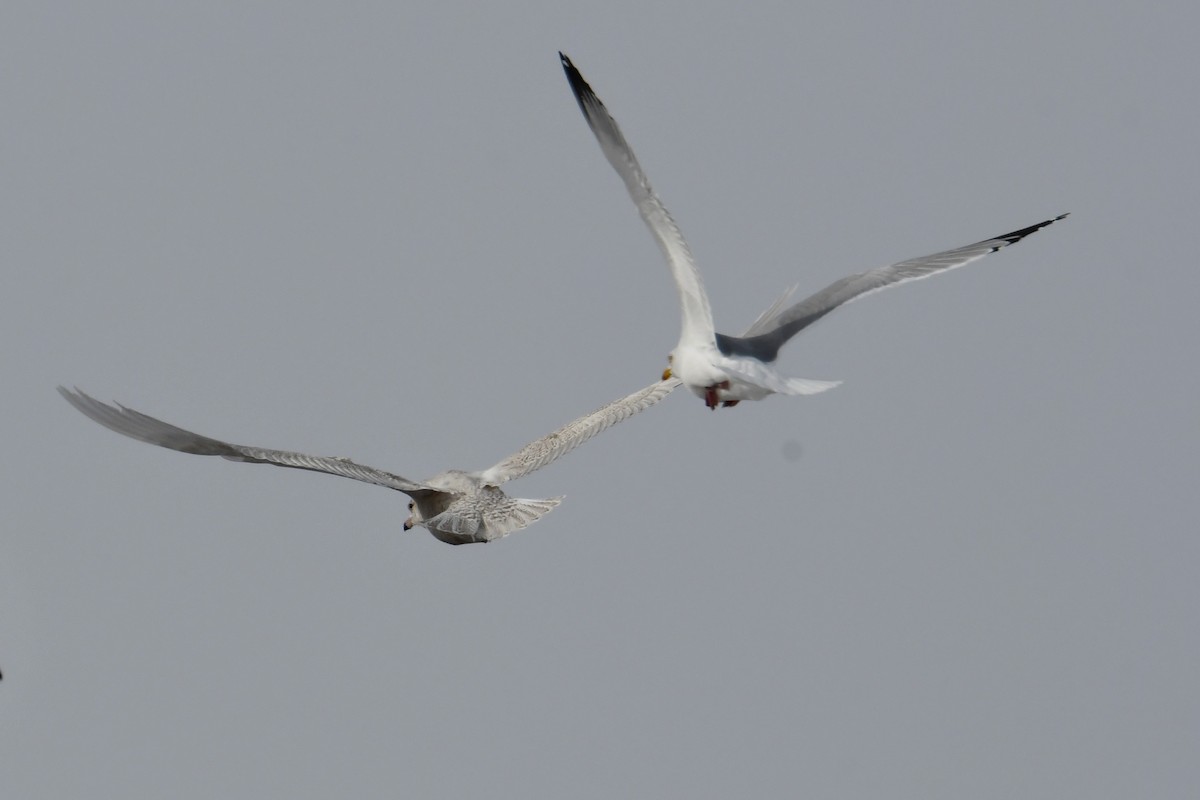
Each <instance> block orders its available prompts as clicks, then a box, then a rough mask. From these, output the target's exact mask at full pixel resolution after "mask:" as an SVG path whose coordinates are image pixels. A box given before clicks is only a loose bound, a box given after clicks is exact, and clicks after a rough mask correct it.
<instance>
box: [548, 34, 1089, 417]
mask: <svg viewBox="0 0 1200 800" xmlns="http://www.w3.org/2000/svg"><path fill="white" fill-rule="evenodd" d="M558 56H559V59H560V60H561V61H562V67H563V71H564V72H565V73H566V75H567V82H568V83H569V84H570V86H571V91H572V92H573V93H574V95H575V100H576V101H578V103H579V108H580V110H581V111H582V112H583V117H584V119H585V120H587V124H588V127H589V128H591V129H592V133H593V134H595V136H596V140H597V141H598V142H599V143H600V149H601V150H602V151H603V152H604V156H605V158H607V159H608V163H609V164H611V165H612V167H613V169H615V170H616V171H617V174H618V175H619V176H621V180H622V181H624V182H625V188H626V189H627V190H628V191H629V196H630V197H632V198H633V202H634V204H635V205H637V208H638V211H639V212H640V213H641V216H642V220H643V221H644V222H645V223H646V226H647V227H648V228H649V229H650V233H651V234H653V236H654V239H655V241H657V242H658V246H659V247H660V248H661V249H662V252H663V255H664V256H665V257H666V259H667V265H668V266H669V267H670V269H671V275H672V277H674V279H675V285H676V287H677V288H678V289H679V300H680V306H681V308H682V312H683V326H682V330H681V332H680V335H679V343H678V344H677V345H676V346H675V349H674V350H672V351H671V353H670V355H668V356H667V364H668V367H667V369H666V370H665V371H664V372H663V378H664V379H665V378H670V377H671V376H675V377H678V378H680V379H682V381H683V383H684V384H686V385H687V387H688V389H690V390H691V391H692V392H693V393H694V394H696V395H698V396H700V397H702V398H704V403H705V405H707V406H708V407H709V408H712V409H715V408H717V406H718V405H720V406H722V407H731V406H735V405H737V404H738V403H739V402H741V401H742V400H761V399H763V398H764V397H766V396H768V395H770V394H775V393H779V394H789V395H805V394H817V393H818V392H823V391H825V390H827V389H832V388H833V387H835V386H837V385H838V384H839V383H841V381H819V380H810V379H806V378H789V377H785V376H783V375H781V374H780V373H779V372H777V371H776V370H775V369H774V367H772V366H771V364H772V363H773V362H774V361H775V359H776V358H777V357H778V355H779V349H780V348H781V347H782V346H783V345H784V344H786V343H787V341H788V340H789V339H791V338H792V337H793V336H795V335H796V334H797V333H799V332H800V331H802V330H804V329H805V328H807V327H808V326H809V325H811V324H813V323H814V322H816V321H817V320H819V319H820V318H821V317H823V316H825V315H826V314H828V313H829V312H830V311H833V310H834V309H835V308H837V307H838V306H841V305H844V304H846V303H849V302H850V301H851V300H856V299H858V298H859V297H862V296H863V295H866V294H869V293H871V292H875V291H879V290H880V289H884V288H887V287H889V286H896V285H899V284H901V283H905V282H907V281H913V280H918V279H920V278H928V277H929V276H930V275H936V274H937V273H939V272H945V271H946V270H950V269H954V268H955V267H961V266H963V265H964V264H969V263H971V262H972V261H976V260H978V259H980V258H983V257H984V256H986V255H988V254H989V253H994V252H996V251H997V250H999V249H1001V248H1002V247H1007V246H1008V245H1010V244H1016V243H1017V242H1019V241H1021V240H1022V239H1024V238H1025V237H1026V236H1028V235H1029V234H1031V233H1034V232H1035V231H1038V230H1041V229H1042V228H1044V227H1046V226H1047V225H1051V224H1053V223H1055V222H1058V221H1059V220H1060V219H1063V218H1065V217H1066V216H1067V215H1066V214H1062V215H1060V216H1057V217H1054V218H1053V219H1048V220H1044V221H1042V222H1039V223H1037V224H1036V225H1030V226H1029V227H1028V228H1021V229H1020V230H1016V231H1013V232H1011V233H1005V234H1001V235H1000V236H995V237H992V238H991V239H984V240H983V241H980V242H976V243H975V244H969V245H966V246H965V247H959V248H956V249H954V250H946V251H944V252H941V253H934V254H933V255H928V256H921V257H919V258H912V259H909V260H907V261H901V262H899V263H896V264H892V265H890V266H886V267H879V268H878V269H872V270H867V271H866V272H860V273H858V274H856V275H850V276H848V277H845V278H842V279H841V280H838V281H834V282H833V283H831V284H830V285H829V286H826V287H825V288H824V289H822V290H821V291H819V292H817V293H816V294H814V295H812V296H811V297H809V298H807V299H805V300H801V301H800V302H798V303H795V304H794V305H790V306H788V305H787V302H788V300H789V299H790V298H791V295H792V292H793V291H795V287H792V288H791V289H789V290H787V291H786V292H785V293H784V294H783V296H782V297H780V298H779V299H778V300H776V301H775V303H774V304H773V305H772V306H770V307H769V308H768V309H767V310H766V311H764V312H763V313H762V314H761V315H760V316H759V318H758V319H757V320H755V322H754V324H752V325H751V326H750V328H749V329H748V330H747V331H746V332H745V333H744V334H743V335H742V336H727V335H725V334H722V333H717V332H716V330H715V329H714V327H713V318H712V308H711V307H710V305H709V302H708V295H707V293H706V292H705V291H704V284H703V282H702V281H701V280H700V273H699V271H698V270H697V269H696V262H695V260H694V259H693V258H692V253H691V250H690V249H689V248H688V245H687V241H686V240H685V239H684V238H683V234H682V233H681V232H680V230H679V226H678V225H676V224H675V220H674V219H672V218H671V214H670V213H669V212H668V211H667V209H666V206H664V205H663V203H662V201H661V200H659V198H658V195H657V194H655V193H654V189H653V188H652V187H651V186H650V181H649V180H648V179H647V178H646V173H644V172H643V171H642V167H641V165H640V164H638V160H637V157H636V156H635V155H634V154H633V148H631V147H630V146H629V143H628V142H626V141H625V137H624V136H623V135H622V134H621V129H620V128H619V127H618V126H617V122H616V120H615V119H613V117H612V115H611V114H609V112H608V109H606V108H605V107H604V104H603V103H602V102H600V98H599V97H597V96H596V93H595V92H593V91H592V87H591V86H589V85H588V83H587V81H585V80H584V79H583V75H581V74H580V72H579V70H578V69H577V68H576V67H575V65H574V64H572V63H571V59H569V58H568V57H567V56H565V55H563V53H562V52H561V51H560V52H559V54H558Z"/></svg>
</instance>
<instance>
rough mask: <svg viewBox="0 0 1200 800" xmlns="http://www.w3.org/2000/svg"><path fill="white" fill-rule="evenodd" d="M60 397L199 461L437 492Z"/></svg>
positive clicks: (66, 393) (85, 399)
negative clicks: (274, 468) (210, 458)
mask: <svg viewBox="0 0 1200 800" xmlns="http://www.w3.org/2000/svg"><path fill="white" fill-rule="evenodd" d="M58 393H59V394H61V395H62V396H63V397H64V398H65V399H66V401H67V402H68V403H70V404H71V405H73V406H75V408H76V409H78V410H79V411H80V412H81V413H83V415H84V416H86V417H88V418H90V419H92V420H93V421H95V422H98V423H100V424H101V425H103V426H104V427H106V428H108V429H109V430H112V431H116V432H117V433H119V434H122V435H124V436H128V437H130V438H131V439H137V440H138V441H139V442H145V443H147V444H155V445H158V446H159V447H165V448H167V449H169V450H178V451H179V452H181V453H193V454H195V455H201V456H221V457H222V458H227V459H229V460H230V461H243V462H246V463H249V464H274V465H275V466H277V467H292V468H294V469H307V470H312V471H313V472H325V473H328V474H329V475H340V476H341V477H343V478H352V479H354V480H356V481H363V482H365V483H373V484H375V485H376V486H383V487H385V488H388V489H395V490H396V491H400V492H404V493H405V494H407V495H410V496H413V497H416V496H418V495H427V494H431V493H433V492H436V491H438V490H436V489H434V488H433V487H431V486H426V485H425V484H423V483H414V482H413V481H410V480H408V479H407V478H402V477H400V476H399V475H393V474H392V473H390V472H384V471H383V470H379V469H375V468H374V467H367V466H363V465H362V464H356V463H354V462H353V461H351V460H349V459H346V458H329V457H325V456H310V455H307V454H305V453H293V452H290V451H287V450H267V449H264V448H261V447H246V446H244V445H240V444H230V443H229V442H222V441H220V440H218V439H211V438H209V437H207V436H201V435H200V434H198V433H193V432H192V431H189V430H185V429H183V428H179V427H176V426H175V425H171V424H170V423H167V422H163V421H162V420H160V419H155V418H154V417H151V416H149V415H147V414H143V413H141V412H140V411H134V410H133V409H132V408H126V407H125V406H122V405H109V404H107V403H102V402H100V401H99V400H97V399H95V398H94V397H91V396H89V395H87V394H85V393H84V392H81V391H79V390H78V389H76V390H74V391H71V390H70V389H65V388H63V387H62V386H59V387H58Z"/></svg>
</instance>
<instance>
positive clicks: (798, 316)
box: [746, 214, 1067, 350]
mask: <svg viewBox="0 0 1200 800" xmlns="http://www.w3.org/2000/svg"><path fill="white" fill-rule="evenodd" d="M1066 216H1067V214H1061V215H1059V216H1057V217H1054V218H1053V219H1048V220H1044V221H1042V222H1039V223H1037V224H1036V225H1030V226H1029V227H1028V228H1022V229H1020V230H1017V231H1012V232H1011V233H1005V234H1002V235H1000V236H995V237H993V238H991V239H984V240H983V241H980V242H975V243H974V244H969V245H966V246H965V247H957V248H955V249H953V250H945V251H943V252H941V253H934V254H932V255H928V256H920V257H919V258H910V259H908V260H907V261H901V262H898V263H896V264H891V265H889V266H886V267H879V268H877V269H872V270H867V271H866V272H860V273H858V274H857V275H850V276H848V277H845V278H842V279H841V280H837V281H834V282H833V283H831V284H829V285H828V286H826V287H825V288H824V289H822V290H821V291H819V292H817V293H816V294H814V295H812V296H811V297H807V298H805V299H804V300H801V301H800V302H799V303H796V304H795V305H793V306H791V307H789V308H787V309H784V310H782V311H779V310H778V308H777V306H778V304H776V306H772V308H771V309H768V310H767V311H766V312H764V313H763V315H762V316H760V317H759V319H758V320H757V321H756V322H755V323H754V325H753V326H751V327H752V330H754V331H755V333H757V334H759V336H761V338H762V339H764V340H772V341H771V342H770V344H772V345H774V347H775V349H776V350H778V347H780V346H782V345H783V343H784V342H786V341H787V340H788V339H790V338H791V337H793V336H795V335H796V334H797V333H799V332H800V331H801V330H803V329H804V328H806V327H808V326H809V325H811V324H812V323H814V322H816V321H817V320H819V319H820V318H821V317H823V316H825V315H826V314H828V313H829V312H830V311H833V310H834V309H835V308H837V307H838V306H841V305H845V304H846V303H849V302H850V301H851V300H857V299H858V298H860V297H862V296H863V295H867V294H870V293H871V292H877V291H879V290H880V289H886V288H888V287H891V286H898V285H900V284H901V283H907V282H908V281H915V280H920V279H922V278H928V277H930V276H931V275H936V274H938V273H940V272H946V271H947V270H951V269H955V268H956V267H961V266H964V265H966V264H970V263H971V262H972V261H977V260H979V259H981V258H983V257H984V256H986V255H988V254H990V253H994V252H996V251H997V250H1000V249H1001V248H1004V247H1008V246H1009V245H1011V244H1016V243H1017V242H1019V241H1021V240H1022V239H1024V238H1025V237H1026V236H1029V235H1030V234H1032V233H1036V232H1037V231H1039V230H1041V229H1042V228H1045V227H1046V226H1048V225H1052V224H1054V223H1055V222H1058V221H1059V220H1061V219H1064V218H1065V217H1066ZM773 309H774V310H775V313H774V314H772V313H771V312H772V310H773ZM768 328H773V330H769V331H768V330H767V329H768ZM746 338H747V339H753V338H757V337H753V336H751V337H746ZM764 344H765V342H764Z"/></svg>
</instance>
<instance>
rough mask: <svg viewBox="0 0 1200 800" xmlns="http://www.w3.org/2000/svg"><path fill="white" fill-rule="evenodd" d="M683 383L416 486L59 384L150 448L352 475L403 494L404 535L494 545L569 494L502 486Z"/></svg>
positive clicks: (667, 383)
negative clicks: (523, 493) (534, 496)
mask: <svg viewBox="0 0 1200 800" xmlns="http://www.w3.org/2000/svg"><path fill="white" fill-rule="evenodd" d="M678 385H679V380H678V379H675V378H670V379H666V380H662V381H657V382H655V383H653V384H651V385H650V386H647V387H645V388H643V389H639V390H638V391H636V392H634V393H632V394H630V395H627V396H625V397H622V398H621V399H619V400H614V401H613V402H611V403H609V404H608V405H606V406H604V407H603V408H599V409H597V410H596V411H593V412H592V413H590V414H585V415H584V416H582V417H580V418H579V419H576V420H574V421H573V422H568V423H567V424H566V425H564V426H562V427H561V428H559V429H558V430H556V431H554V432H553V433H551V434H548V435H546V436H543V437H542V438H540V439H537V440H535V441H532V442H530V443H529V444H527V445H525V446H524V447H523V448H521V449H520V450H518V451H517V452H516V453H514V454H513V455H511V456H509V457H508V458H506V459H504V460H503V461H501V462H499V463H498V464H496V465H495V466H492V467H489V468H488V469H485V470H482V471H480V472H464V471H463V470H457V469H452V470H447V471H446V472H442V473H440V474H438V475H435V476H433V477H432V478H429V479H427V480H425V481H410V480H408V479H407V478H402V477H400V476H399V475H393V474H392V473H390V472H384V471H383V470H380V469H375V468H374V467H367V466H363V465H362V464H356V463H354V462H353V461H351V460H350V459H348V458H341V457H327V456H312V455H306V454H305V453H294V452H290V451H287V450H267V449H265V448H262V447H248V446H246V445H240V444H232V443H230V442H222V441H219V440H217V439H210V438H209V437H207V436H201V435H200V434H198V433H193V432H192V431H189V430H184V429H183V428H178V427H176V426H174V425H171V424H170V423H167V422H163V421H162V420H160V419H155V418H154V417H151V416H148V415H146V414H143V413H141V412H140V411H134V410H133V409H132V408H127V407H125V406H123V405H120V404H117V405H109V404H108V403H102V402H100V401H99V400H96V399H95V398H93V397H90V396H89V395H87V394H85V393H84V392H81V391H80V390H79V389H75V390H74V391H72V390H70V389H66V388H63V387H62V386H59V387H58V392H59V394H61V395H62V396H63V397H64V398H66V400H67V402H68V403H70V404H71V405H73V406H75V408H76V409H78V410H79V411H81V412H82V413H83V414H84V415H85V416H87V417H89V418H90V419H92V420H94V421H95V422H98V423H100V424H101V425H103V426H104V427H106V428H108V429H109V430H113V431H116V432H117V433H120V434H123V435H125V436H128V437H130V438H133V439H137V440H138V441H141V442H146V443H147V444H156V445H158V446H159V447H166V448H168V449H170V450H178V451H179V452H181V453H194V454H196V455H202V456H221V457H222V458H227V459H229V460H230V461H241V462H244V463H247V464H274V465H275V466H277V467H292V468H295V469H307V470H312V471H314V472H325V473H328V474H330V475H340V476H342V477H343V478H353V479H354V480H357V481H364V482H366V483H373V484H375V485H376V486H383V487H385V488H388V489H395V490H396V491H400V492H404V493H405V494H407V495H408V496H409V497H411V498H412V500H410V501H409V504H408V510H409V512H410V514H411V515H410V516H409V518H408V519H407V520H405V522H404V530H406V531H407V530H411V529H412V528H413V526H414V525H421V526H423V527H425V528H426V529H428V530H429V532H430V533H432V534H433V535H434V537H436V538H437V539H439V540H441V541H443V542H445V543H447V544H471V543H473V542H490V541H493V540H495V539H499V538H501V537H504V536H507V535H508V534H510V533H512V532H514V531H519V530H521V529H522V528H524V527H526V526H527V525H530V524H531V523H533V522H536V521H537V520H538V519H540V518H541V517H543V516H544V515H546V514H548V513H549V512H550V511H551V510H552V509H553V508H554V507H555V506H557V505H558V504H559V503H560V502H562V499H563V498H562V497H561V496H560V497H552V498H549V499H546V500H527V499H523V498H516V497H509V496H508V495H506V494H505V493H504V492H503V491H501V490H500V486H501V484H503V483H505V482H507V481H510V480H514V479H516V478H520V477H523V476H525V475H528V474H530V473H531V472H534V471H536V470H538V469H540V468H542V467H544V466H546V465H547V464H549V463H551V462H552V461H555V460H557V459H558V458H560V457H562V456H564V455H566V454H567V453H569V452H570V451H572V450H574V449H575V448H576V447H578V446H579V445H581V444H583V443H584V442H586V441H587V440H588V439H591V438H592V437H593V436H595V435H596V434H598V433H600V432H601V431H604V430H606V429H607V428H609V427H611V426H613V425H615V424H617V423H618V422H621V421H623V420H626V419H628V418H629V417H632V416H633V415H634V414H637V413H638V412H641V411H645V410H646V409H648V408H650V407H651V406H653V405H655V404H657V403H658V402H659V401H660V400H662V399H663V398H664V397H666V396H667V395H668V394H670V393H671V392H672V391H673V390H674V389H675V387H677V386H678Z"/></svg>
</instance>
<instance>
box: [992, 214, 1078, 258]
mask: <svg viewBox="0 0 1200 800" xmlns="http://www.w3.org/2000/svg"><path fill="white" fill-rule="evenodd" d="M1070 215H1071V212H1070V211H1068V212H1067V213H1065V214H1059V215H1058V216H1057V217H1054V218H1053V219H1047V220H1043V221H1042V222H1039V223H1037V224H1036V225H1030V226H1029V227H1028V228H1021V230H1019V231H1013V232H1012V233H1005V234H1002V235H1000V236H997V237H995V239H993V241H998V242H1003V243H1004V244H998V245H996V246H995V247H993V248H992V252H993V253H994V252H996V251H997V250H999V249H1000V248H1001V247H1007V246H1008V245H1010V244H1016V243H1017V242H1019V241H1021V240H1022V239H1024V238H1025V237H1026V236H1028V235H1029V234H1031V233H1037V232H1038V231H1040V230H1041V229H1042V228H1045V227H1046V226H1048V225H1053V224H1054V223H1056V222H1058V221H1059V220H1060V219H1066V218H1067V217H1069V216H1070Z"/></svg>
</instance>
